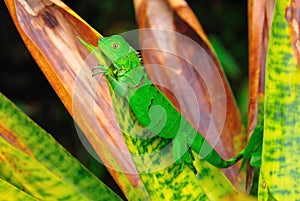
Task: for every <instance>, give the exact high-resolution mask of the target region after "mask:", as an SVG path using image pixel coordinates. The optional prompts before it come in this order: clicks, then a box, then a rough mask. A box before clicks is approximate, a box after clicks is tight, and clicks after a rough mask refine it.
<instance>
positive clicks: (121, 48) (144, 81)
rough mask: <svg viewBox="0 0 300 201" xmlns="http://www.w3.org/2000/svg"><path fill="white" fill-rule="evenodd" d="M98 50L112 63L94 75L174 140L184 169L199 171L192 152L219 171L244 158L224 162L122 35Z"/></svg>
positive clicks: (142, 120)
mask: <svg viewBox="0 0 300 201" xmlns="http://www.w3.org/2000/svg"><path fill="white" fill-rule="evenodd" d="M80 41H81V43H82V44H83V45H84V46H85V47H86V48H87V49H88V50H95V48H94V47H93V46H91V45H90V44H87V43H85V42H84V41H82V40H80ZM98 48H99V50H100V51H101V52H102V53H104V55H105V56H106V57H108V59H109V60H110V61H111V62H112V64H111V65H110V66H109V67H108V68H107V67H104V66H102V65H100V66H96V67H94V68H93V70H96V69H97V70H98V71H97V72H95V73H94V74H93V75H97V74H100V73H101V74H102V73H103V74H104V75H105V77H106V79H107V81H108V82H109V84H110V85H111V86H112V88H113V90H114V92H115V93H117V94H118V95H119V96H121V97H125V98H126V100H127V101H128V103H129V106H130V109H131V110H132V112H133V114H134V115H135V116H136V118H137V119H138V121H139V122H140V123H141V124H142V125H143V126H144V127H146V128H147V129H148V130H150V131H151V132H152V133H154V134H156V135H158V136H160V137H162V138H171V139H173V150H174V159H175V160H176V163H177V164H179V165H181V170H182V169H183V167H184V164H186V165H188V166H189V167H190V168H191V169H192V170H193V171H194V173H196V172H197V171H196V169H195V167H194V165H193V160H194V156H193V154H192V152H191V150H193V151H195V152H196V153H198V154H199V156H200V158H202V159H204V160H206V161H207V162H209V163H210V164H212V165H214V166H215V167H218V168H227V167H230V166H232V165H234V164H235V163H236V162H237V161H239V160H240V159H241V158H242V157H243V152H244V151H242V152H240V153H239V154H238V155H236V156H235V157H233V158H231V159H229V160H224V159H222V158H221V156H220V155H219V154H218V153H217V152H216V151H215V150H214V149H213V148H212V146H211V145H210V144H209V143H208V142H207V141H206V140H205V139H204V138H203V137H202V135H201V134H200V133H198V132H197V131H196V130H195V129H194V128H193V126H192V125H191V124H190V123H189V122H188V121H187V120H186V119H185V118H184V117H183V116H182V115H181V114H180V113H179V112H178V111H177V110H176V109H175V107H174V105H173V104H172V103H171V102H170V100H169V99H168V98H167V97H166V96H165V95H164V94H163V93H162V92H161V91H160V90H159V89H158V88H157V87H156V86H155V85H154V84H153V83H152V81H151V80H150V79H149V77H148V74H147V72H146V70H145V67H144V66H142V65H141V59H140V58H139V57H138V56H137V54H138V53H137V52H136V51H135V50H134V49H133V48H132V47H131V46H129V44H128V43H127V42H126V41H125V40H124V39H123V38H122V37H121V36H118V35H114V36H111V37H105V38H101V39H99V41H98Z"/></svg>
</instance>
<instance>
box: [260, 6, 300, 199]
mask: <svg viewBox="0 0 300 201" xmlns="http://www.w3.org/2000/svg"><path fill="white" fill-rule="evenodd" d="M292 2H293V1H292ZM294 3H295V2H293V3H292V4H291V1H290V0H281V1H276V5H275V11H274V16H273V22H272V28H271V32H270V33H271V35H270V40H269V46H268V55H267V63H266V79H265V85H266V87H265V112H264V114H265V116H264V139H263V149H262V151H263V152H262V165H261V171H260V183H259V197H258V198H259V200H263V201H264V200H268V199H269V191H270V192H272V196H274V197H276V199H277V200H300V182H299V180H300V166H299V164H300V159H299V154H300V146H299V142H300V135H299V134H300V115H299V114H300V93H299V89H300V79H299V77H300V71H299V67H298V65H297V58H296V55H295V52H294V51H293V49H292V43H291V41H292V40H291V30H290V28H289V24H288V21H287V20H288V19H289V18H293V17H294V16H292V15H291V12H293V11H292V10H291V9H292V8H291V7H289V6H290V4H291V5H294ZM288 7H289V10H288ZM295 12H298V7H297V10H296V11H295ZM295 16H297V15H295ZM289 20H292V19H289ZM295 23H299V21H298V20H296V19H293V20H292V23H291V28H294V27H295ZM298 31H299V30H298V24H297V32H298ZM297 37H298V36H297ZM296 45H297V44H296Z"/></svg>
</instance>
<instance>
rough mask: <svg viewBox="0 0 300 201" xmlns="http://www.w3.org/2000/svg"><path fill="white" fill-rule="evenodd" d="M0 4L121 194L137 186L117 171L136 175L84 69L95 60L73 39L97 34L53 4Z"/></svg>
mask: <svg viewBox="0 0 300 201" xmlns="http://www.w3.org/2000/svg"><path fill="white" fill-rule="evenodd" d="M5 3H6V5H7V7H8V10H9V12H10V14H11V17H12V19H13V21H14V23H15V25H16V27H17V29H18V31H19V33H20V35H21V37H22V39H23V40H24V42H25V45H26V46H27V48H28V49H29V51H30V52H31V54H32V56H33V57H34V59H35V61H36V62H37V63H38V65H39V66H40V68H41V70H42V71H43V73H44V74H45V76H46V77H47V79H48V80H49V82H50V84H51V85H52V87H53V88H54V90H55V91H56V93H57V94H58V96H59V98H60V99H61V100H62V102H63V104H64V105H65V107H66V108H67V110H68V111H69V113H70V114H71V115H72V116H73V118H74V120H75V121H76V123H77V125H78V126H79V127H80V129H81V130H82V131H83V133H84V135H85V136H86V138H87V139H88V140H89V142H90V144H91V145H92V147H93V149H94V150H95V151H96V153H97V154H98V156H99V157H100V158H101V160H102V162H103V163H104V164H105V165H106V166H108V168H109V171H110V173H111V174H112V175H113V177H114V178H115V180H116V182H117V183H119V185H120V187H121V189H122V190H123V191H124V193H125V194H127V193H128V192H127V191H130V188H135V187H138V186H139V185H140V184H141V182H140V178H139V177H138V176H137V175H136V174H123V173H122V172H118V171H117V170H122V171H123V172H130V173H134V172H136V170H135V167H134V165H133V162H132V160H131V157H130V155H129V154H128V150H127V146H126V144H125V142H124V140H123V137H122V134H121V132H120V129H119V126H118V124H117V121H116V120H115V116H114V114H113V109H112V105H111V97H110V93H109V91H108V88H107V86H106V82H105V80H104V79H102V80H101V81H100V83H98V82H97V81H96V80H95V79H91V69H90V68H91V67H93V65H95V64H96V63H97V62H96V60H95V58H92V57H90V58H87V57H88V55H89V52H88V51H87V50H86V49H85V48H84V47H83V46H82V45H81V43H80V42H79V41H78V39H77V37H80V38H82V39H83V40H85V41H87V42H89V43H91V44H94V45H96V44H97V39H98V38H99V37H100V34H98V33H97V32H96V31H95V30H93V29H92V28H91V27H90V26H89V25H87V24H86V23H85V22H84V21H83V20H82V19H81V18H80V17H79V16H77V15H76V14H75V13H74V12H73V11H72V10H71V9H70V8H68V7H67V6H66V5H64V4H63V3H62V2H61V1H58V0H51V1H50V0H5ZM37 84H38V83H37ZM100 88H101V89H100ZM99 125H100V126H99ZM124 175H126V176H127V179H124V178H126V177H124ZM120 180H122V181H120ZM130 186H131V187H130Z"/></svg>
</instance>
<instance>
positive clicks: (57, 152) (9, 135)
mask: <svg viewBox="0 0 300 201" xmlns="http://www.w3.org/2000/svg"><path fill="white" fill-rule="evenodd" d="M0 131H1V136H2V138H0V147H1V152H0V170H4V171H1V172H0V178H2V179H5V180H6V181H7V182H10V183H11V184H12V185H14V186H16V187H17V188H19V189H20V188H21V189H24V191H25V192H26V193H28V194H29V195H31V196H33V197H35V198H38V199H42V200H121V199H120V198H119V197H118V196H117V195H116V194H115V193H113V192H112V191H111V190H110V189H109V188H108V187H107V186H106V185H104V184H103V183H102V182H101V181H100V180H98V179H97V178H96V177H95V176H94V175H92V174H91V173H90V172H89V171H88V170H87V169H86V168H85V167H83V166H82V165H81V164H80V163H79V162H78V161H77V160H76V159H75V158H73V157H72V156H71V154H69V153H68V152H67V151H66V150H65V149H64V148H63V147H62V146H60V145H59V144H58V143H57V142H56V141H55V140H54V139H53V138H52V137H51V135H49V134H48V133H47V132H46V131H44V130H43V129H41V128H40V127H39V126H38V125H36V124H35V123H34V122H33V121H32V120H31V119H29V118H28V117H27V116H26V115H25V114H24V113H22V112H21V111H20V110H19V109H17V108H16V106H15V105H14V104H13V103H11V102H10V101H9V100H8V99H7V98H5V97H4V96H3V95H2V94H1V93H0ZM1 196H2V194H0V197H1ZM1 198H2V197H1Z"/></svg>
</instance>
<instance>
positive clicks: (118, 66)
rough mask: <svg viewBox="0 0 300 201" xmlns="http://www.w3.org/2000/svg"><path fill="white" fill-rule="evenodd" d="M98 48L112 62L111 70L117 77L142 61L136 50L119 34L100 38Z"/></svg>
mask: <svg viewBox="0 0 300 201" xmlns="http://www.w3.org/2000/svg"><path fill="white" fill-rule="evenodd" d="M98 48H99V49H100V50H101V51H102V52H103V53H104V54H105V56H107V58H108V59H109V60H110V61H111V62H112V64H113V65H110V66H111V67H112V68H113V69H111V70H112V72H113V74H114V75H115V76H117V77H120V76H123V75H124V74H126V72H128V71H130V70H132V69H133V68H135V67H137V65H138V63H139V61H140V60H139V58H137V56H136V52H135V50H134V49H133V48H132V47H131V46H130V45H129V44H128V43H127V42H126V41H125V40H124V38H123V37H122V36H119V35H113V36H110V37H104V38H100V39H99V41H98Z"/></svg>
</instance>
